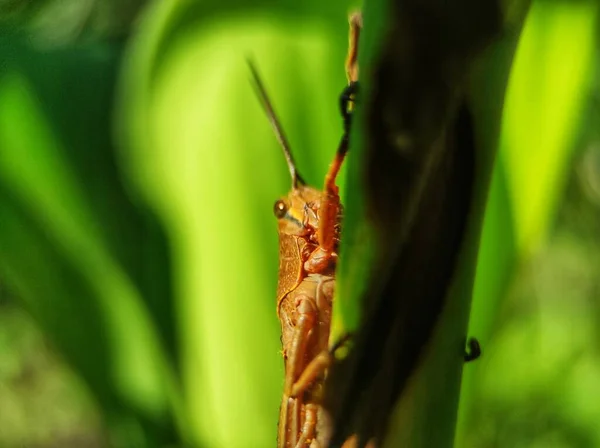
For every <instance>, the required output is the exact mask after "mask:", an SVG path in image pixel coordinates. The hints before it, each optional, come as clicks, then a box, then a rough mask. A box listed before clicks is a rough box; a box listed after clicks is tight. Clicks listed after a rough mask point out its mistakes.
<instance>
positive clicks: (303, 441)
mask: <svg viewBox="0 0 600 448" xmlns="http://www.w3.org/2000/svg"><path fill="white" fill-rule="evenodd" d="M318 412H319V407H318V406H317V405H316V404H307V405H306V411H305V417H304V426H303V427H302V434H301V435H300V439H299V440H298V443H297V444H296V448H304V447H306V445H307V444H308V443H310V448H319V443H318V442H317V441H316V439H315V428H316V427H317V413H318Z"/></svg>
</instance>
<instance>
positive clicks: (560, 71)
mask: <svg viewBox="0 0 600 448" xmlns="http://www.w3.org/2000/svg"><path fill="white" fill-rule="evenodd" d="M598 6H599V5H598V4H597V2H595V1H581V2H575V3H573V2H567V1H557V0H538V1H535V2H534V3H533V5H532V9H531V11H530V13H529V16H528V18H527V21H526V24H525V27H524V30H523V34H522V37H521V40H520V43H519V47H518V50H517V54H516V57H515V62H514V65H513V68H512V72H511V78H510V81H509V87H508V91H507V98H506V102H505V103H506V105H505V110H504V113H503V127H502V134H501V139H500V152H499V157H498V162H497V163H496V167H495V172H494V175H493V181H492V187H491V191H490V197H489V200H488V204H487V212H486V217H485V221H484V228H483V234H482V241H481V248H480V252H479V260H478V265H477V276H476V281H475V289H474V300H473V307H472V311H471V324H470V329H469V330H470V333H471V334H473V335H476V336H477V337H479V338H480V340H481V341H482V344H483V347H484V353H485V347H486V345H488V343H489V335H490V332H491V330H492V328H493V326H494V324H495V322H496V314H497V312H498V309H499V305H500V300H501V299H502V298H503V297H504V296H505V294H506V291H507V286H508V285H510V283H511V281H512V279H513V275H514V273H515V267H517V266H518V263H520V262H522V261H524V260H526V259H527V258H528V257H529V256H530V254H531V253H532V252H533V251H534V250H536V249H537V248H538V247H539V246H540V244H542V243H543V241H544V239H545V236H546V234H547V232H548V229H549V228H551V226H552V225H553V221H554V216H555V213H556V207H557V205H558V203H559V200H560V198H561V197H562V196H563V191H564V185H565V179H566V176H567V173H568V171H569V168H570V166H571V164H570V160H571V153H572V150H573V148H574V147H575V144H574V143H575V138H576V135H577V132H578V125H579V123H580V122H581V118H582V117H581V111H582V110H583V106H584V104H585V101H586V95H587V92H588V91H589V88H590V81H591V74H592V70H593V65H592V62H593V51H594V45H595V43H596V42H597V37H596V36H597V21H598ZM484 356H485V354H484ZM515 356H518V355H516V354H515ZM486 368H487V367H486V363H485V362H482V363H479V364H474V365H473V366H472V367H471V366H470V367H469V368H468V369H467V371H466V372H465V376H464V378H463V397H462V405H461V417H460V425H459V435H458V439H457V440H459V441H461V440H463V439H464V437H465V435H466V432H465V431H468V429H467V426H466V425H468V423H466V422H467V421H468V419H469V417H468V413H469V410H470V409H472V403H471V401H470V400H472V399H473V394H474V390H473V388H474V387H475V386H474V384H477V378H478V376H479V375H481V373H482V372H483V369H486Z"/></svg>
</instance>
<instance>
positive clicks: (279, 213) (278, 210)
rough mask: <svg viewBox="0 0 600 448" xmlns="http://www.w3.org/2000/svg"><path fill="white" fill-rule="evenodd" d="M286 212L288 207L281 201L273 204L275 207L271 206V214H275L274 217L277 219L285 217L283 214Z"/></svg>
mask: <svg viewBox="0 0 600 448" xmlns="http://www.w3.org/2000/svg"><path fill="white" fill-rule="evenodd" d="M287 211H288V207H287V205H286V204H285V202H284V201H282V200H281V199H280V200H278V201H277V202H275V205H274V206H273V213H275V217H276V218H277V219H281V218H283V217H284V216H285V214H286V213H287Z"/></svg>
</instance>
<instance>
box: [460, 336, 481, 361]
mask: <svg viewBox="0 0 600 448" xmlns="http://www.w3.org/2000/svg"><path fill="white" fill-rule="evenodd" d="M467 345H468V346H469V348H468V350H465V355H464V359H465V362H471V361H475V360H476V359H478V358H479V357H480V356H481V345H480V344H479V341H478V340H477V339H475V338H469V341H468V342H467Z"/></svg>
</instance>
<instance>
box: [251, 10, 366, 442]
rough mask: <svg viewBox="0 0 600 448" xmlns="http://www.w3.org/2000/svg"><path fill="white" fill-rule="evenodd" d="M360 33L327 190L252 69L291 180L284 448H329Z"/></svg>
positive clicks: (285, 236)
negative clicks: (343, 195) (296, 155)
mask: <svg viewBox="0 0 600 448" xmlns="http://www.w3.org/2000/svg"><path fill="white" fill-rule="evenodd" d="M360 27H361V17H360V15H359V14H353V15H352V16H351V17H350V42H349V44H350V45H349V51H348V58H347V60H346V73H347V76H348V81H349V84H348V87H347V88H346V89H345V90H344V92H343V93H342V96H341V99H340V107H341V109H342V115H343V117H344V124H345V132H344V134H343V136H342V139H341V142H340V144H339V147H338V149H337V151H336V154H335V157H334V159H333V162H332V163H331V165H330V167H329V171H328V172H327V174H326V176H325V185H324V188H323V191H320V190H317V189H315V188H313V187H310V186H308V185H307V184H306V183H305V182H304V180H303V179H302V177H301V176H300V174H299V172H298V170H297V168H296V165H295V163H294V159H293V157H292V153H291V151H290V146H289V144H288V141H287V139H286V137H285V135H284V133H283V130H282V128H281V126H280V124H279V120H278V119H277V117H276V115H275V112H274V110H273V107H272V105H271V102H270V100H269V98H268V96H267V94H266V91H265V88H264V86H263V84H262V82H261V80H260V78H259V76H258V73H257V71H256V69H255V67H254V66H253V65H252V64H251V63H250V69H251V71H252V75H253V77H254V81H255V84H256V87H257V91H258V94H259V97H260V99H261V101H262V103H263V105H264V107H265V109H266V112H267V115H268V117H269V120H270V122H271V125H272V127H273V129H274V131H275V135H276V137H277V139H278V140H279V143H280V144H281V147H282V149H283V152H284V155H285V158H286V161H287V164H288V167H289V170H290V174H291V177H292V189H291V191H290V193H289V194H288V195H287V197H285V198H282V199H279V200H278V201H277V202H275V206H274V213H275V217H276V218H277V219H278V221H279V282H278V285H277V315H278V317H279V320H280V322H281V343H282V346H283V357H284V362H285V382H284V388H283V398H282V402H281V407H280V414H279V427H278V435H277V446H278V447H279V448H300V447H307V446H310V447H312V448H316V447H324V446H325V444H326V443H327V442H326V440H327V438H328V433H329V432H330V431H329V429H328V428H327V422H326V420H327V419H326V417H325V415H324V412H323V410H322V408H321V406H320V399H321V395H322V388H323V381H324V378H325V373H326V369H327V367H328V366H329V364H330V360H331V353H332V352H331V351H330V348H329V333H330V324H331V312H332V305H333V295H334V289H335V268H336V261H337V252H338V245H339V240H340V229H341V220H342V206H341V204H340V197H339V194H338V187H337V186H336V184H335V180H336V177H337V175H338V172H339V170H340V168H341V165H342V162H343V160H344V157H345V155H346V152H347V150H348V132H349V127H350V116H351V113H350V102H351V101H352V97H353V93H354V91H355V89H356V87H357V82H356V81H357V76H358V70H357V53H358V34H359V30H360ZM332 350H334V349H332Z"/></svg>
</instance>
